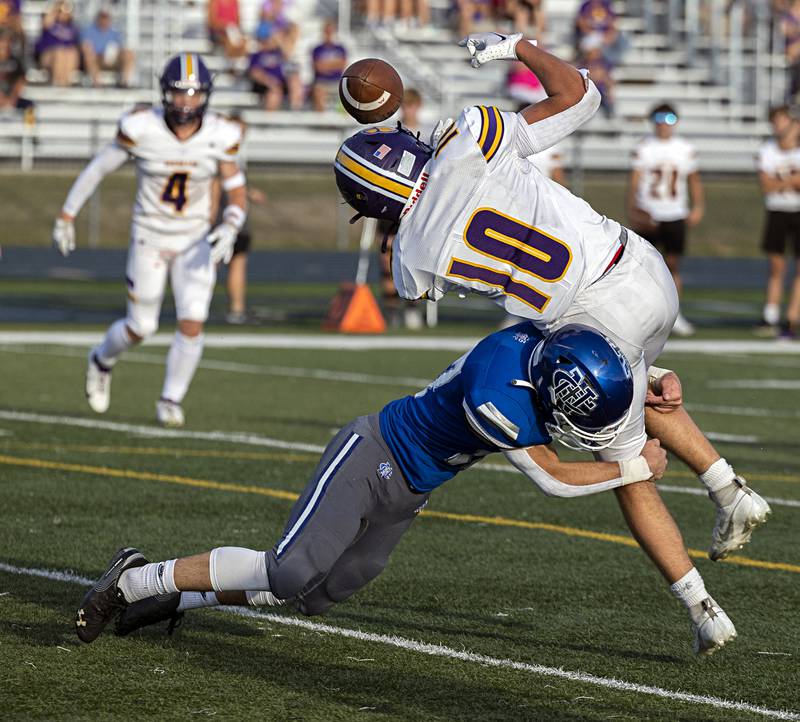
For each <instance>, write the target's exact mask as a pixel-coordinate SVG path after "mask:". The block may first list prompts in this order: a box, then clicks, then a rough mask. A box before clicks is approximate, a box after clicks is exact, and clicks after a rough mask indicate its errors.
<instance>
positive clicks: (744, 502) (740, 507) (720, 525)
mask: <svg viewBox="0 0 800 722" xmlns="http://www.w3.org/2000/svg"><path fill="white" fill-rule="evenodd" d="M733 481H734V483H735V484H736V485H737V486H738V487H739V489H738V491H737V492H736V497H735V498H734V500H733V501H732V502H731V503H730V504H728V505H727V506H718V507H717V522H716V524H715V525H714V531H713V532H711V548H710V549H709V550H708V556H709V557H710V558H711V559H712V560H713V561H717V560H719V559H724V558H725V557H727V556H728V555H729V554H730V553H731V552H735V551H736V550H737V549H741V548H742V547H743V546H744V545H745V544H747V542H749V541H750V537H751V535H752V534H753V529H755V528H756V527H757V526H758V525H759V524H763V523H764V522H765V521H766V520H767V517H768V516H769V515H770V514H771V513H772V509H770V508H769V504H767V502H766V501H764V499H762V498H761V497H760V496H759V495H758V494H756V493H755V492H754V491H753V490H752V489H751V488H750V487H749V486H747V482H746V481H745V480H744V478H742V477H741V476H735V477H734V479H733Z"/></svg>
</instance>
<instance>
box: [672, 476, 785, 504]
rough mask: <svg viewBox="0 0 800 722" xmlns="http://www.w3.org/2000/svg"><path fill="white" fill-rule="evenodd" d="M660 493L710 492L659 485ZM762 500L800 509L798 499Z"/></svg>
mask: <svg viewBox="0 0 800 722" xmlns="http://www.w3.org/2000/svg"><path fill="white" fill-rule="evenodd" d="M793 481H797V479H793ZM657 486H658V489H659V491H668V492H672V493H674V494H691V495H692V496H705V497H707V496H708V492H707V491H706V490H705V489H696V488H694V487H691V486H675V485H673V484H660V483H659V484H657ZM761 498H762V499H766V500H767V501H768V502H769V503H770V504H773V505H775V506H791V507H793V508H795V509H800V500H798V499H780V498H777V497H774V496H762V497H761Z"/></svg>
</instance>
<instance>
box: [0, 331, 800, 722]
mask: <svg viewBox="0 0 800 722" xmlns="http://www.w3.org/2000/svg"><path fill="white" fill-rule="evenodd" d="M98 328H99V327H98ZM54 330H56V329H54ZM57 330H62V329H61V328H58V329H57ZM716 333H717V335H722V332H721V331H719V330H717V332H716ZM84 351H85V349H84V348H82V347H61V346H46V347H31V346H10V345H3V346H0V369H2V378H3V380H4V383H3V393H2V401H0V505H2V517H1V518H2V524H1V525H0V550H1V551H0V563H2V564H5V565H7V566H5V567H3V569H5V571H0V658H1V659H2V664H0V700H2V706H3V711H4V714H5V716H6V717H7V718H9V719H32V718H47V719H65V718H70V719H101V718H102V719H134V718H142V717H144V716H158V717H159V718H162V719H198V718H199V719H202V718H205V717H209V716H215V717H217V718H225V719H244V718H255V719H262V720H320V721H322V720H325V721H327V720H358V719H375V720H422V719H424V720H467V719H469V720H475V719H478V720H484V719H495V720H607V719H622V720H643V719H657V720H665V721H666V720H670V721H672V720H677V719H680V720H746V719H760V718H763V717H764V714H763V713H756V712H752V711H747V710H745V709H742V708H735V707H734V708H725V705H726V704H727V705H728V706H729V707H730V705H731V704H736V703H739V702H746V703H749V704H751V705H758V706H761V707H764V708H766V709H767V710H773V711H774V710H793V713H794V714H795V715H800V698H799V697H798V683H797V682H798V679H800V665H798V655H800V624H798V618H797V609H798V606H799V605H800V558H798V547H797V539H798V535H797V529H798V520H800V508H798V507H800V486H798V482H799V481H800V462H799V461H798V459H797V440H798V429H800V412H798V410H797V409H798V404H797V379H798V371H800V356H797V355H789V354H787V355H756V354H753V355H744V354H727V355H722V354H720V355H718V356H710V355H702V354H697V353H693V352H686V353H681V354H680V355H679V354H672V355H669V356H668V357H665V358H664V365H669V366H672V367H674V368H676V369H677V370H679V371H680V373H681V376H682V378H683V381H684V385H685V393H686V397H687V400H688V401H689V402H690V403H691V404H692V405H693V408H694V410H695V411H696V415H697V418H698V419H699V421H700V422H701V424H702V426H703V427H704V428H705V429H706V430H708V431H709V432H713V433H715V434H727V435H734V436H727V437H723V438H727V439H728V440H727V441H725V442H721V443H720V444H719V446H720V449H721V451H722V452H723V454H724V455H725V456H726V457H727V458H728V459H729V460H731V461H732V462H734V463H735V465H736V466H737V468H738V469H739V470H740V471H741V472H742V473H744V474H745V475H747V476H748V478H749V479H750V480H751V483H752V484H753V485H754V486H755V487H756V488H757V489H758V490H759V491H761V492H762V493H763V494H764V495H766V496H768V497H770V498H772V499H773V511H774V515H773V518H772V519H771V520H770V522H769V523H768V524H767V525H766V526H765V527H764V528H763V529H759V530H758V531H757V532H756V534H755V537H754V540H753V543H752V544H750V545H749V546H747V547H745V549H743V550H742V552H741V555H740V556H739V557H737V558H734V559H731V560H730V562H729V563H717V564H714V563H712V562H710V561H708V560H707V559H706V558H704V550H705V549H706V547H707V544H708V541H709V535H710V530H711V527H712V524H713V507H712V505H711V504H710V503H709V502H708V501H707V500H706V499H705V498H704V497H702V496H695V495H691V494H688V493H681V491H680V490H681V489H697V488H698V484H697V482H696V481H695V480H693V479H692V478H691V475H690V474H688V473H687V471H686V470H685V469H682V468H681V467H680V466H679V465H678V464H677V463H675V464H673V465H672V466H671V470H670V471H669V473H668V475H667V477H666V478H665V479H664V482H663V483H664V484H665V485H666V487H669V488H665V490H664V492H663V493H664V498H665V500H666V501H667V503H668V505H669V507H670V509H671V510H672V512H673V513H674V515H675V516H676V518H677V520H678V522H679V524H680V526H681V528H682V530H683V532H684V535H685V539H686V542H687V545H688V546H689V547H690V548H691V549H693V550H696V552H695V553H696V556H697V560H696V563H697V565H698V568H699V570H700V572H701V573H702V574H703V576H704V578H705V580H706V583H707V586H708V588H709V591H710V592H711V593H712V594H713V595H714V596H715V597H716V598H717V599H718V600H719V601H720V602H721V603H722V604H723V606H724V607H725V609H726V611H727V612H728V613H729V614H730V616H731V617H732V619H733V620H734V622H735V623H736V625H737V629H738V632H739V639H737V640H736V641H735V643H734V644H732V645H731V646H729V647H726V648H725V649H724V650H722V651H721V652H720V653H719V654H717V655H716V656H714V657H712V658H710V659H706V660H696V659H694V658H693V656H692V654H691V648H690V647H691V637H690V633H689V625H688V620H687V618H686V616H685V614H684V612H683V610H682V609H681V608H680V606H679V605H678V603H677V602H676V601H675V600H674V599H673V598H672V597H671V595H670V593H669V590H668V588H667V587H666V585H665V584H664V583H663V582H662V580H661V578H660V577H659V575H658V574H657V572H656V571H655V569H654V568H653V567H652V566H651V565H650V563H649V562H648V561H647V559H646V558H645V556H644V555H643V554H642V552H641V551H640V550H639V549H638V548H636V546H635V544H633V543H632V540H631V539H630V537H629V535H628V532H627V529H626V527H625V525H624V522H623V520H622V517H621V514H620V512H619V510H618V509H617V507H616V504H615V501H614V497H613V496H612V495H605V496H599V497H593V498H588V499H583V500H553V499H547V498H545V497H543V496H541V495H540V494H539V493H538V492H537V491H535V490H534V489H533V488H532V487H531V485H529V483H527V482H525V481H524V480H522V479H520V478H518V477H515V475H513V474H511V473H508V472H507V471H495V470H491V469H486V468H485V466H484V468H481V466H480V465H479V466H478V467H477V468H475V469H474V470H471V471H469V472H466V473H464V474H463V475H462V476H460V477H458V478H456V479H455V480H453V481H451V482H449V483H448V484H446V485H445V486H444V487H443V488H442V489H441V490H440V491H438V492H437V493H435V494H434V496H433V497H432V500H431V503H430V505H429V507H428V510H427V512H426V513H424V514H423V515H422V516H421V517H420V518H419V520H418V521H417V522H416V523H415V524H414V526H413V527H412V529H411V530H410V532H409V533H408V534H407V536H406V538H405V539H404V540H403V542H402V543H401V544H400V546H399V547H398V549H397V550H396V552H395V554H394V556H393V558H392V563H391V564H390V566H389V568H388V569H387V570H386V572H385V573H384V574H383V575H382V576H381V577H380V578H378V579H377V580H376V581H375V582H374V583H373V584H371V585H370V586H368V587H367V588H366V589H364V590H363V591H362V592H361V593H359V594H358V595H356V596H355V597H354V598H353V599H351V600H350V601H348V602H346V603H344V604H342V605H341V606H340V607H338V608H336V609H334V610H333V611H332V612H331V613H330V614H328V615H326V616H325V617H324V618H315V619H313V620H311V621H312V622H314V623H324V624H328V625H330V626H331V627H333V628H335V629H328V628H324V627H319V626H310V627H297V626H291V625H288V624H287V622H289V621H291V620H293V619H295V616H294V615H293V614H292V613H291V612H290V611H288V610H278V611H277V613H275V616H271V617H264V616H262V617H250V618H247V617H242V616H236V615H234V614H224V613H220V612H218V611H214V610H203V611H198V612H194V613H190V614H188V615H187V617H186V620H185V621H184V624H183V626H182V627H181V628H180V629H179V630H178V631H177V632H176V633H175V635H174V636H172V637H166V636H165V635H164V633H163V631H162V630H159V629H152V630H148V631H146V632H143V633H141V634H139V635H137V636H134V637H132V638H126V639H118V638H115V637H113V636H111V635H107V636H103V637H101V638H100V639H99V640H98V641H97V642H96V643H94V644H93V645H91V646H80V645H79V643H78V641H77V638H76V637H75V635H74V633H73V631H72V626H71V625H72V616H73V614H74V611H75V608H76V605H77V604H78V602H79V600H80V598H81V596H82V594H83V592H84V588H83V586H82V585H81V584H79V583H75V582H74V581H69V578H68V579H67V580H65V581H58V580H56V579H53V578H48V577H41V576H34V575H33V572H32V571H28V572H27V573H23V574H19V573H12V572H11V571H10V567H13V568H15V569H17V570H19V569H21V568H25V569H28V570H57V571H69V572H70V573H71V574H73V575H76V576H78V577H87V578H94V577H95V576H96V575H97V574H98V573H99V572H100V571H101V570H102V569H103V567H104V566H105V564H106V562H107V560H108V558H109V557H110V556H111V554H113V553H114V551H115V550H116V549H117V548H118V547H119V546H120V545H123V544H134V545H137V546H139V547H140V548H141V549H142V550H143V551H144V552H145V553H146V554H147V555H149V556H150V558H152V559H161V558H168V557H173V556H175V555H183V554H187V553H191V552H196V551H201V550H206V549H209V548H211V547H214V546H218V545H223V544H232V545H240V546H248V547H255V548H267V547H270V546H271V545H272V544H273V543H274V542H275V541H276V539H277V538H278V536H279V535H280V532H281V530H282V526H283V523H284V521H285V518H286V515H287V513H288V510H289V508H290V504H291V498H292V494H295V493H297V492H298V491H299V490H300V489H301V488H302V487H303V485H304V483H305V481H306V479H307V477H308V476H309V474H310V473H311V471H312V470H313V468H314V465H315V460H316V453H315V452H314V451H313V449H314V448H316V447H321V446H324V445H325V444H326V443H327V441H328V440H329V439H330V437H331V434H332V433H333V431H334V430H335V429H336V428H337V427H339V426H340V425H342V424H343V423H345V422H347V421H348V420H350V419H351V418H352V417H354V416H355V415H357V414H362V413H367V412H371V411H375V410H377V409H379V408H380V406H381V405H382V404H383V403H385V402H386V401H388V400H390V399H392V398H394V397H396V396H399V395H401V394H405V393H409V392H413V391H414V390H415V388H413V387H414V384H415V383H416V381H415V379H420V380H422V379H429V378H431V377H433V376H434V375H436V373H438V371H439V370H441V368H443V367H444V366H445V365H446V364H448V363H449V362H450V361H451V360H452V359H453V358H454V357H455V356H456V355H458V354H457V353H456V352H452V351H404V352H398V351H385V350H383V351H382V350H375V351H359V352H355V351H325V350H316V349H312V350H296V349H238V348H211V349H208V350H207V352H206V354H205V361H206V362H207V363H206V366H205V367H201V368H200V370H199V371H198V374H197V377H196V379H195V382H194V385H193V387H192V389H191V392H190V394H189V396H188V398H187V400H186V403H185V408H186V412H187V418H188V425H187V427H186V430H185V431H186V432H187V433H186V434H184V435H168V434H163V433H161V432H160V431H159V430H158V429H157V428H156V427H155V426H154V425H153V404H154V401H155V399H156V397H157V396H158V393H159V391H160V385H161V381H162V374H163V366H162V362H161V359H162V358H163V355H164V353H165V349H164V348H163V347H150V348H147V347H145V348H144V349H142V350H141V351H137V352H133V353H131V354H130V355H129V357H128V358H127V360H125V361H123V362H122V363H121V364H120V366H119V367H118V368H117V370H116V371H115V374H114V395H113V401H112V407H111V410H110V411H109V413H108V414H107V415H106V416H104V417H96V416H91V415H90V412H89V411H88V409H87V408H86V406H85V402H84V399H83V389H82V383H83V372H84V364H85V357H84ZM287 369H289V370H290V372H291V374H293V375H290V372H289V371H287ZM320 370H321V371H324V372H327V373H324V374H321V373H319V372H320ZM342 373H346V374H356V375H360V376H346V377H345V376H342V375H341V374H342ZM337 374H339V375H337ZM320 376H324V378H320ZM386 377H389V378H386ZM398 377H402V378H399V380H393V379H396V378H398ZM765 381H769V382H771V385H772V386H776V387H777V388H765V387H764V386H765V384H764V382H765ZM780 382H785V383H780ZM734 384H738V386H735V385H734ZM20 414H23V415H22V416H20ZM76 420H88V424H89V425H88V426H86V425H84V426H81V425H79V424H80V423H81V421H76ZM202 431H205V432H220V433H219V434H217V435H215V436H213V437H208V436H206V437H205V438H198V433H197V432H202ZM235 432H243V433H244V434H248V435H249V436H248V437H247V438H244V437H243V434H240V435H239V436H234V434H235ZM244 442H249V443H244ZM283 442H288V443H283ZM298 445H299V446H298ZM489 461H490V462H494V463H498V460H495V459H490V460H489ZM271 611H273V610H267V612H271ZM342 630H360V631H361V632H364V633H366V634H368V635H369V634H371V635H394V639H392V640H389V639H387V638H383V637H375V636H373V637H366V638H357V637H354V636H344V635H345V632H343V631H342ZM412 643H425V644H429V645H440V647H442V648H445V649H437V650H431V649H429V648H420V647H418V646H414V644H412ZM426 652H427V653H426ZM431 652H436V654H431ZM465 653H473V654H475V655H484V657H482V658H477V659H476V658H469V657H468V656H467V655H466V654H465ZM488 658H491V659H488ZM515 664H516V665H517V666H516V667H514V665H515ZM536 665H541V667H537V666H536ZM557 669H562V670H568V671H570V672H574V673H575V675H574V676H572V677H571V678H568V677H566V676H564V675H562V676H558V675H557V672H556V670H557ZM598 678H601V679H598ZM610 678H614V679H616V680H621V681H623V682H626V683H630V684H631V685H645V686H649V687H655V688H658V690H661V692H660V694H661V695H662V696H655V695H654V694H652V693H647V690H644V689H641V688H639V687H635V686H632V687H627V688H622V687H620V686H619V685H618V686H617V687H611V686H608V685H609V684H610V683H609V682H608V679H610ZM650 691H651V692H652V690H650ZM677 691H681V692H683V693H688V694H693V695H700V696H701V697H702V699H695V698H689V699H680V698H678V697H676V695H675V694H674V693H675V692H677ZM709 697H713V698H717V699H716V700H710V701H709V699H708V698H709ZM784 718H791V719H798V718H800V717H784Z"/></svg>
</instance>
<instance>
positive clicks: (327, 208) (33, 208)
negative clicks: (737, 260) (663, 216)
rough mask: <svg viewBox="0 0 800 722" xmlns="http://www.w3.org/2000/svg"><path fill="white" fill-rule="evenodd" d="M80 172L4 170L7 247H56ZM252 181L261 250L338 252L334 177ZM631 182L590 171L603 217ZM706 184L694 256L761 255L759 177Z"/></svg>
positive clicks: (106, 207)
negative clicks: (57, 221) (56, 231)
mask: <svg viewBox="0 0 800 722" xmlns="http://www.w3.org/2000/svg"><path fill="white" fill-rule="evenodd" d="M79 170H80V166H76V167H74V168H71V169H69V170H64V171H61V172H50V171H36V172H34V173H28V174H19V173H14V172H3V173H0V196H2V198H3V200H4V209H3V224H2V227H0V245H7V246H11V245H17V246H19V245H29V246H48V245H50V231H51V227H52V222H53V219H54V218H55V216H56V214H57V213H58V211H59V209H60V208H61V204H62V203H63V202H64V198H65V197H66V194H67V191H68V190H69V187H70V184H71V183H72V181H73V180H74V178H75V176H76V175H77V173H78V172H79ZM248 176H249V182H250V184H251V185H252V186H253V187H255V188H258V189H260V190H262V191H264V192H266V193H267V196H268V199H269V200H268V203H267V205H265V206H259V205H252V206H251V208H250V221H251V226H252V228H253V243H254V248H256V249H260V250H264V249H275V248H280V249H285V248H292V249H300V248H335V247H336V228H337V214H338V209H339V206H340V204H341V199H340V197H339V195H338V193H337V191H336V186H335V184H334V182H333V173H332V172H330V171H328V170H317V171H308V172H305V173H298V172H297V171H286V170H280V169H274V170H269V171H261V170H255V169H254V170H252V171H251V172H250V173H249V174H248ZM626 183H627V177H626V176H625V175H624V174H619V173H606V174H603V175H600V174H587V176H586V179H585V182H584V188H583V192H582V193H581V195H582V196H583V197H584V198H586V200H588V201H589V203H591V204H592V205H593V206H594V207H595V208H596V209H597V210H598V211H600V212H601V213H604V214H606V215H608V216H610V217H612V218H616V219H617V220H620V221H622V222H624V221H625V219H626V212H625V193H626ZM704 183H705V190H706V208H707V211H706V217H705V219H704V220H703V222H702V223H701V224H700V225H699V226H698V227H697V228H696V229H694V230H692V231H691V233H690V242H689V248H688V252H689V253H690V254H693V255H697V256H716V257H746V256H759V255H761V252H760V251H759V241H760V237H761V225H762V222H763V204H762V201H761V194H760V192H759V189H758V184H757V182H756V178H755V175H753V176H723V177H708V178H705V179H704ZM134 192H135V181H134V177H133V174H132V173H131V172H119V173H115V174H113V175H112V176H110V177H109V178H108V179H107V180H105V181H104V182H103V185H102V186H101V187H100V197H99V204H100V207H101V224H100V247H103V248H125V247H127V245H128V227H129V224H130V214H131V206H132V200H133V196H134ZM309 209H312V212H311V213H309ZM346 215H347V216H348V217H349V216H350V215H352V213H347V214H346ZM88 216H89V210H88V208H87V209H84V211H83V212H82V213H81V215H80V216H79V219H78V223H77V231H78V245H79V246H86V245H87V243H88V232H87V227H88V226H87V219H88ZM359 230H360V227H359V226H358V225H356V226H353V227H351V228H350V240H351V245H352V244H355V243H356V242H357V239H358V235H357V234H358V232H359Z"/></svg>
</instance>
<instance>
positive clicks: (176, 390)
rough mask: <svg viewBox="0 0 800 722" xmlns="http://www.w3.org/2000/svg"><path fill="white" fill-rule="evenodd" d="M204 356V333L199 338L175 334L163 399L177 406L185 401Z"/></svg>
mask: <svg viewBox="0 0 800 722" xmlns="http://www.w3.org/2000/svg"><path fill="white" fill-rule="evenodd" d="M202 355H203V334H202V333H201V334H200V335H199V336H184V335H183V334H182V333H181V332H180V331H177V332H176V333H175V338H174V339H173V340H172V345H171V346H170V347H169V353H168V354H167V374H166V376H165V377H164V388H163V389H162V391H161V398H162V399H167V400H169V401H174V402H175V403H176V404H179V403H181V401H183V397H184V396H186V392H187V391H188V390H189V384H190V383H191V382H192V378H193V377H194V372H195V371H196V370H197V364H199V363H200V357H201V356H202Z"/></svg>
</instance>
